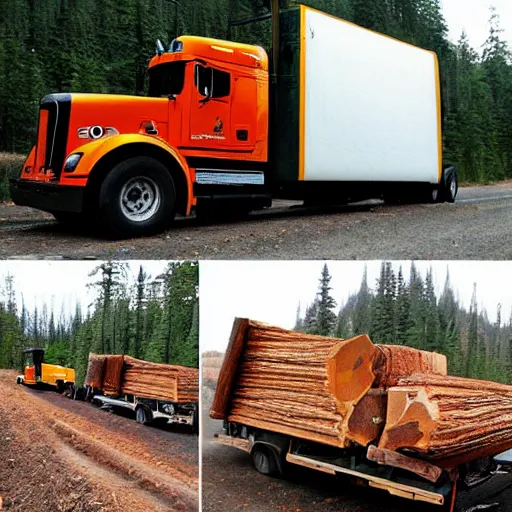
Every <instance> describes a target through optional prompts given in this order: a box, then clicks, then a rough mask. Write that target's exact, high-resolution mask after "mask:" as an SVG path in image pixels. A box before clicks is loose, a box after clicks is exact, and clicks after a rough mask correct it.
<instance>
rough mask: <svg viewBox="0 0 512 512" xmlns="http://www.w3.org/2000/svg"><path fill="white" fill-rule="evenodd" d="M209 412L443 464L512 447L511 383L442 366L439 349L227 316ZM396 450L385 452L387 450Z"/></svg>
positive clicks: (335, 443)
mask: <svg viewBox="0 0 512 512" xmlns="http://www.w3.org/2000/svg"><path fill="white" fill-rule="evenodd" d="M210 416H211V417H212V418H214V419H227V420H228V421H230V422H234V423H239V424H243V425H248V426H252V427H255V428H261V429H264V430H269V431H273V432H279V433H282V434H285V435H289V436H293V437H297V438H301V439H306V440H310V441H315V442H319V443H323V444H327V445H331V446H336V447H340V448H343V447H347V446H349V445H351V444H352V443H357V444H359V445H362V446H365V447H366V446H369V445H370V444H373V445H376V446H378V448H379V450H381V452H379V453H389V452H390V451H395V450H398V451H401V452H404V453H405V454H407V453H408V454H409V455H411V454H412V455H411V456H414V453H417V454H418V455H419V454H421V458H423V459H427V460H431V461H432V462H433V463H434V464H436V465H439V466H445V467H451V466H454V465H457V464H459V463H460V462H461V461H462V462H467V461H470V460H474V459H476V458H479V457H481V456H483V455H494V454H496V453H500V452H501V451H504V450H506V449H508V448H511V447H512V427H510V425H511V424H512V421H511V420H512V386H506V385H501V384H496V383H493V382H483V381H475V380H471V379H462V378H456V377H449V376H447V361H446V357H445V356H444V355H441V354H437V353H433V352H426V351H421V350H416V349H413V348H410V347H404V346H392V345H374V344H373V343H372V342H371V340H370V339H369V337H368V336H366V335H362V336H356V337H354V338H350V339H347V340H340V339H334V338H328V337H323V336H313V335H308V334H303V333H297V332H293V331H288V330H285V329H281V328H279V327H274V326H269V325H266V324H262V323H259V322H255V321H252V320H248V319H240V318H237V319H235V322H234V325H233V329H232V333H231V338H230V341H229V345H228V348H227V351H226V354H225V356H224V360H223V363H222V367H221V370H220V373H219V379H218V382H217V389H216V393H215V397H214V401H213V403H212V406H211V409H210ZM395 459H397V460H400V461H401V463H403V460H406V458H405V459H404V458H402V459H400V458H397V457H395V458H393V457H392V456H389V455H388V456H386V460H395Z"/></svg>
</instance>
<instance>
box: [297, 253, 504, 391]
mask: <svg viewBox="0 0 512 512" xmlns="http://www.w3.org/2000/svg"><path fill="white" fill-rule="evenodd" d="M331 279H332V276H331V274H330V272H329V268H328V266H327V264H325V265H324V267H323V270H322V273H321V275H320V278H319V286H318V293H317V295H316V296H315V297H312V300H311V302H310V304H309V305H308V306H307V307H306V309H305V311H304V314H302V312H301V309H300V306H299V308H298V309H297V319H296V324H295V327H294V330H296V331H299V332H308V333H312V334H320V335H324V336H333V337H336V338H349V337H351V336H355V335H358V334H368V335H369V336H370V338H371V340H372V342H374V343H378V344H392V345H407V346H410V347H414V348H418V349H421V350H428V351H435V352H439V353H441V354H445V355H446V356H447V359H448V373H449V374H450V375H458V376H462V377H472V378H479V379H485V380H494V381H498V382H503V383H508V384H510V383H512V372H511V368H512V312H508V316H507V317H505V314H504V313H505V312H503V314H502V311H501V306H500V305H499V304H498V306H497V311H496V320H495V321H490V320H489V318H488V316H487V312H486V311H485V310H479V308H478V297H477V288H476V284H475V285H474V287H473V296H472V299H471V303H470V306H469V310H468V309H466V308H464V307H463V306H462V304H461V303H460V301H459V299H458V298H457V296H458V293H457V290H456V289H455V288H454V287H453V285H452V283H451V282H450V277H449V272H448V274H447V277H446V281H445V283H444V287H443V289H442V292H441V293H440V294H439V295H436V292H435V285H434V279H433V273H432V269H431V268H430V269H429V270H428V271H427V272H426V273H425V275H422V274H421V272H419V271H418V269H417V268H416V266H415V264H414V262H412V263H411V265H410V268H409V269H408V275H407V269H403V268H402V267H400V268H399V269H398V271H397V270H396V269H394V268H393V265H392V264H391V263H390V262H383V263H382V264H381V270H380V275H379V277H378V278H377V280H376V282H375V283H369V282H368V277H367V272H366V269H365V271H364V273H363V275H362V279H361V285H360V288H359V291H358V292H357V293H354V294H352V295H350V296H349V297H348V298H347V300H346V301H344V302H343V303H342V304H341V305H338V304H337V301H336V300H335V298H334V297H333V296H332V288H331V286H330V282H331ZM373 285H374V286H373Z"/></svg>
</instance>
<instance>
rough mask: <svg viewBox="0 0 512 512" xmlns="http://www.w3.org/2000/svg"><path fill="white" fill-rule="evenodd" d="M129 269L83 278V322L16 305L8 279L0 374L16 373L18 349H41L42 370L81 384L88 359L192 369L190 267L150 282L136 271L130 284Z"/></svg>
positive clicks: (0, 327) (120, 266) (177, 267)
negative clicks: (55, 369)
mask: <svg viewBox="0 0 512 512" xmlns="http://www.w3.org/2000/svg"><path fill="white" fill-rule="evenodd" d="M130 270H131V269H130V267H129V263H125V262H117V261H116V262H111V261H107V262H104V263H101V264H99V265H98V266H97V267H95V268H94V269H93V270H92V271H91V272H90V274H89V280H90V281H89V283H88V284H87V286H88V287H90V288H92V289H93V290H94V292H95V293H94V295H95V300H94V302H93V303H92V304H91V305H90V307H89V308H87V309H88V312H87V314H84V313H83V309H84V308H82V304H80V303H77V304H76V307H75V311H74V314H73V315H71V316H69V315H65V314H64V312H62V313H61V314H58V313H57V312H56V311H54V310H53V309H52V308H51V307H48V306H46V305H44V306H43V307H42V308H40V309H38V308H37V306H34V309H33V310H31V311H29V310H27V308H26V307H25V303H24V301H23V300H22V301H21V304H18V303H17V297H18V296H19V294H18V293H17V291H16V277H15V276H14V275H12V274H8V275H7V276H6V278H5V283H4V284H3V286H2V287H1V288H0V368H14V369H17V370H18V371H21V370H22V367H23V363H24V358H23V353H22V351H23V349H24V348H27V347H42V348H44V349H45V362H47V363H51V364H60V365H64V366H69V367H72V368H74V369H75V372H76V381H77V383H78V384H79V385H81V384H82V383H83V380H84V378H85V373H86V370H87V361H88V357H89V353H90V352H94V353H97V354H128V355H131V356H133V357H136V358H140V359H145V360H147V361H154V362H159V363H169V364H178V365H183V366H189V367H195V368H197V367H198V364H199V362H198V359H199V299H198V291H199V287H198V279H199V278H198V265H197V263H195V262H171V263H168V265H167V267H166V268H165V270H164V271H163V272H162V273H161V274H160V275H158V276H150V275H149V274H148V273H147V272H146V271H145V270H144V265H141V266H140V267H139V269H138V273H137V278H136V280H135V282H134V283H133V284H130V280H129V279H128V272H129V271H130Z"/></svg>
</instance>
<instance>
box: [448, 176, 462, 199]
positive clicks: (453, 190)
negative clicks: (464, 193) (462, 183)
mask: <svg viewBox="0 0 512 512" xmlns="http://www.w3.org/2000/svg"><path fill="white" fill-rule="evenodd" d="M458 190H459V184H458V182H457V174H456V173H455V172H451V173H450V174H448V176H447V177H446V184H445V201H446V202H447V203H454V202H455V198H456V197H457V192H458Z"/></svg>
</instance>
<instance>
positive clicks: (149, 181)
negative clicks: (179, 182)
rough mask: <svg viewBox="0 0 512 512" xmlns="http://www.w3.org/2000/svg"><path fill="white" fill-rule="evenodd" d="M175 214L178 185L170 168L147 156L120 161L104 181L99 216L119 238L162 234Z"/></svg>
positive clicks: (100, 195)
mask: <svg viewBox="0 0 512 512" xmlns="http://www.w3.org/2000/svg"><path fill="white" fill-rule="evenodd" d="M175 215H176V188H175V186H174V181H173V179H172V176H171V175H170V173H169V170H168V169H167V168H166V167H165V165H163V164H162V163H161V162H160V161H158V160H156V159H154V158H151V157H146V156H140V157H134V158H129V159H127V160H124V161H122V162H121V163H119V164H117V165H116V166H115V167H114V168H113V169H112V170H111V171H110V172H109V174H108V175H107V177H106V178H105V180H104V181H103V183H102V185H101V189H100V194H99V218H100V222H101V223H102V225H103V226H105V227H106V228H107V230H108V231H109V232H110V233H113V234H114V235H116V236H118V237H120V238H128V237H132V236H133V237H136V236H148V235H154V234H157V233H161V232H162V231H164V230H165V228H167V227H168V226H169V225H170V223H171V222H172V221H173V219H174V216H175Z"/></svg>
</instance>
